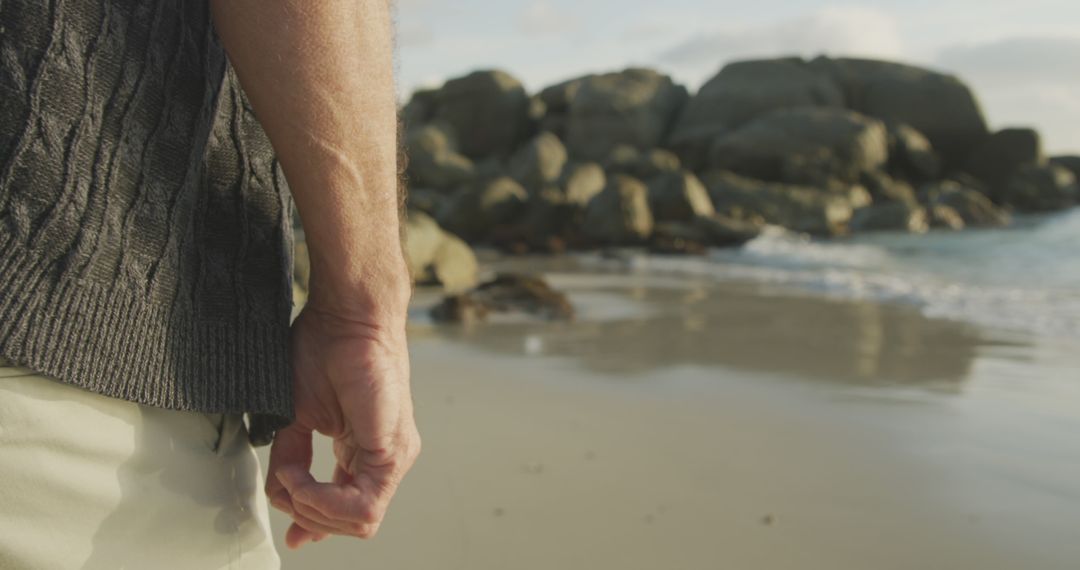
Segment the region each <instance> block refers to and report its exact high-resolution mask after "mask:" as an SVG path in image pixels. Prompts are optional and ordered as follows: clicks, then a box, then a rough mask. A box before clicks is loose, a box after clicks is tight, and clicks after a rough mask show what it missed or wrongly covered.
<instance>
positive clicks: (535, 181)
mask: <svg viewBox="0 0 1080 570" xmlns="http://www.w3.org/2000/svg"><path fill="white" fill-rule="evenodd" d="M564 166H566V147H564V146H563V144H562V141H560V140H559V138H558V137H556V136H555V135H553V134H551V133H540V134H539V135H537V136H536V137H534V138H533V139H532V140H530V141H529V142H528V143H527V144H525V145H524V146H522V147H521V148H520V149H518V151H517V152H515V153H514V155H513V156H512V157H511V158H510V162H509V164H508V165H507V172H508V174H509V175H510V176H511V177H513V178H514V179H515V180H517V181H518V182H520V183H521V184H522V186H524V187H525V189H526V190H528V191H529V192H534V193H535V192H539V191H540V189H541V188H544V187H545V186H548V185H550V184H554V183H556V182H557V181H558V180H559V176H560V175H561V174H562V170H563V167H564Z"/></svg>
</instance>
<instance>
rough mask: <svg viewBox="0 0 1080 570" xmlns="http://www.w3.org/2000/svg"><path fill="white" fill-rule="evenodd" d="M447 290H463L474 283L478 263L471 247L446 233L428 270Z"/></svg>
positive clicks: (476, 277)
mask: <svg viewBox="0 0 1080 570" xmlns="http://www.w3.org/2000/svg"><path fill="white" fill-rule="evenodd" d="M428 271H429V272H430V274H431V276H432V277H433V278H434V280H435V281H436V282H437V283H439V284H441V285H442V286H443V289H445V290H446V291H448V292H451V293H454V292H458V291H464V290H466V289H468V288H470V287H473V286H475V285H476V283H477V280H478V276H479V273H480V264H479V263H478V262H477V260H476V254H475V253H473V250H472V248H470V247H469V245H468V244H466V243H465V242H464V241H462V240H461V239H460V238H458V237H457V236H453V235H450V234H446V236H445V238H444V239H443V240H442V243H441V244H439V247H438V249H436V250H435V255H434V257H433V258H432V260H431V266H430V268H429V270H428Z"/></svg>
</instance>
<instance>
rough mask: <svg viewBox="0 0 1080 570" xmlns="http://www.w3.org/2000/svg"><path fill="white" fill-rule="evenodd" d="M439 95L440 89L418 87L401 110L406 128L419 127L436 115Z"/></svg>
mask: <svg viewBox="0 0 1080 570" xmlns="http://www.w3.org/2000/svg"><path fill="white" fill-rule="evenodd" d="M438 97H439V90H438V89H417V90H416V91H414V92H413V94H412V97H410V98H409V102H408V103H406V104H405V107H404V108H402V110H401V118H402V121H403V122H404V123H405V128H406V129H412V128H415V127H419V126H420V125H423V124H425V123H427V122H429V121H431V119H432V117H434V116H435V105H436V101H437V100H438Z"/></svg>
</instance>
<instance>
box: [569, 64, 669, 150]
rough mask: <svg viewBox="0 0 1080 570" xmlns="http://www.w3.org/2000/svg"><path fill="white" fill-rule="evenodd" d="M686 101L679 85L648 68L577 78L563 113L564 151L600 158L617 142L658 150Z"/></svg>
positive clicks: (616, 144)
mask: <svg viewBox="0 0 1080 570" xmlns="http://www.w3.org/2000/svg"><path fill="white" fill-rule="evenodd" d="M688 97H689V95H688V94H687V91H686V88H685V87H683V86H681V85H677V84H675V82H674V81H672V80H671V78H670V77H668V76H666V75H662V74H660V73H657V72H655V71H653V70H650V69H641V68H630V69H626V70H624V71H621V72H617V73H605V74H602V75H591V76H588V77H585V78H582V79H581V83H580V85H579V86H578V88H577V90H576V92H575V93H574V95H573V100H572V101H571V103H570V109H569V112H568V115H567V121H568V122H567V125H566V146H567V149H568V150H569V151H570V154H571V156H574V157H577V158H584V159H592V160H602V159H604V158H606V157H607V156H608V154H609V153H610V152H611V150H612V149H613V148H615V147H616V146H618V145H620V144H627V145H631V146H634V147H637V148H639V149H648V148H653V147H656V146H659V145H660V143H661V142H662V141H663V140H664V139H665V138H666V136H667V134H668V131H669V130H670V128H671V124H672V122H673V121H674V120H675V117H676V115H677V113H678V112H679V111H680V110H681V109H682V106H683V104H684V103H685V102H686V100H687V98H688Z"/></svg>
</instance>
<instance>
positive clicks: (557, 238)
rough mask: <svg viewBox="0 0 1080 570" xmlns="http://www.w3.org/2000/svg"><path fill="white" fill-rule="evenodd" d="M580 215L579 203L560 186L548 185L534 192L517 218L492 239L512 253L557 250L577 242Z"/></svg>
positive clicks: (552, 251)
mask: <svg viewBox="0 0 1080 570" xmlns="http://www.w3.org/2000/svg"><path fill="white" fill-rule="evenodd" d="M583 217H584V207H583V206H582V205H580V204H575V203H572V202H570V201H569V200H568V199H567V197H566V195H565V194H564V193H563V191H562V190H561V189H559V188H558V187H554V186H551V187H548V188H544V189H543V190H541V191H540V192H537V193H534V194H533V195H532V197H531V198H530V200H529V205H528V209H527V211H526V213H525V214H524V216H522V218H521V220H520V221H519V222H518V223H516V224H514V225H513V226H508V227H506V228H504V230H505V231H502V232H501V233H500V234H499V235H497V236H494V238H493V241H495V242H497V244H498V245H499V246H500V247H502V248H503V249H505V250H508V251H510V252H514V253H518V252H521V253H524V252H528V251H541V252H545V253H561V252H563V251H565V250H566V248H567V246H568V245H570V244H575V245H576V244H577V243H580V241H581V238H580V232H581V224H582V218H583Z"/></svg>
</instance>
